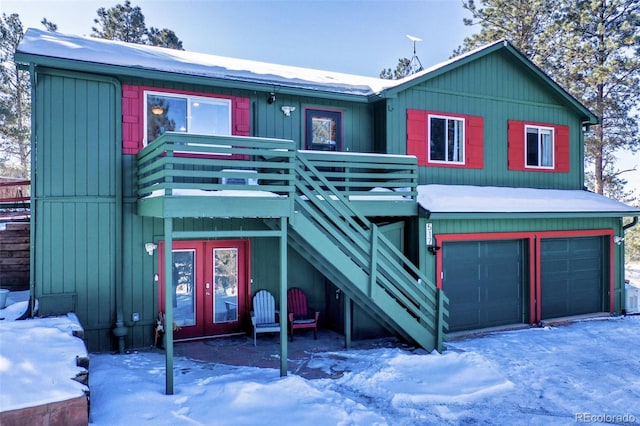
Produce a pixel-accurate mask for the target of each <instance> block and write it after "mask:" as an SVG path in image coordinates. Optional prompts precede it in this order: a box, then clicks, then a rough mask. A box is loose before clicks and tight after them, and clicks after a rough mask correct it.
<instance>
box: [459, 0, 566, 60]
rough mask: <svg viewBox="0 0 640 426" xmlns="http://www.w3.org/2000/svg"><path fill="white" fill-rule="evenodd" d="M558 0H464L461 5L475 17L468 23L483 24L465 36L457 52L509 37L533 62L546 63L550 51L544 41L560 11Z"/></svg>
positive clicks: (467, 21)
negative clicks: (557, 6)
mask: <svg viewBox="0 0 640 426" xmlns="http://www.w3.org/2000/svg"><path fill="white" fill-rule="evenodd" d="M555 4H556V0H480V2H479V5H478V4H477V3H476V2H475V1H474V0H463V2H462V7H463V8H465V9H467V10H468V11H469V12H470V13H471V15H472V18H465V19H463V22H464V24H465V25H469V26H473V25H480V32H479V33H477V34H474V35H472V36H470V37H467V38H465V39H464V41H463V44H462V46H460V47H459V48H458V49H457V50H456V51H455V52H454V56H457V55H459V54H461V53H464V52H468V51H470V50H473V49H475V48H477V47H480V46H483V45H486V44H489V43H492V42H494V41H498V40H502V39H506V40H508V41H509V42H510V43H511V44H513V45H514V46H515V47H516V48H517V49H518V50H519V51H521V52H522V53H523V54H524V55H526V56H527V57H528V58H529V59H530V60H532V61H533V62H534V63H536V64H538V65H540V64H541V63H543V62H544V61H545V60H546V58H547V56H548V54H549V53H548V52H547V49H545V43H546V40H547V38H548V37H549V35H548V32H549V27H550V24H551V23H552V22H553V20H554V19H556V18H557V16H556V15H557V14H556V13H554V5H555Z"/></svg>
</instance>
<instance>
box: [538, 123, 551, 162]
mask: <svg viewBox="0 0 640 426" xmlns="http://www.w3.org/2000/svg"><path fill="white" fill-rule="evenodd" d="M540 150H541V151H542V155H541V156H540V159H541V162H542V164H540V165H541V166H543V167H553V142H552V139H551V130H547V129H541V130H540Z"/></svg>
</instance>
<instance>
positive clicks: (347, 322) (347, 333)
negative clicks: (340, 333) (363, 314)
mask: <svg viewBox="0 0 640 426" xmlns="http://www.w3.org/2000/svg"><path fill="white" fill-rule="evenodd" d="M342 294H343V295H344V347H345V349H351V298H350V297H349V296H347V294H346V293H345V292H342Z"/></svg>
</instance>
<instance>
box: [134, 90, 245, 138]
mask: <svg viewBox="0 0 640 426" xmlns="http://www.w3.org/2000/svg"><path fill="white" fill-rule="evenodd" d="M149 95H152V96H153V95H155V96H165V97H173V98H179V99H186V100H187V128H188V126H189V120H190V118H191V101H192V100H197V99H202V100H203V101H210V100H212V99H215V100H216V101H221V102H222V103H226V104H227V106H228V109H229V123H228V125H229V126H228V128H229V135H222V136H231V135H232V134H233V133H232V132H233V130H232V125H233V120H232V114H233V110H232V104H231V99H227V98H219V97H216V96H198V95H187V94H182V93H172V92H162V91H155V90H145V91H144V99H143V101H142V103H143V111H142V116H143V117H144V120H143V122H144V128H143V136H142V137H143V139H142V144H143V146H147V144H148V140H147V103H148V102H147V96H149ZM184 133H185V134H197V133H189V132H184Z"/></svg>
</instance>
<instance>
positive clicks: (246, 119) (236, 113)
mask: <svg viewBox="0 0 640 426" xmlns="http://www.w3.org/2000/svg"><path fill="white" fill-rule="evenodd" d="M250 106H251V100H250V99H249V98H238V97H234V98H233V99H232V108H233V111H232V112H231V129H232V130H231V134H232V135H235V136H250V135H251V109H250Z"/></svg>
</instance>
